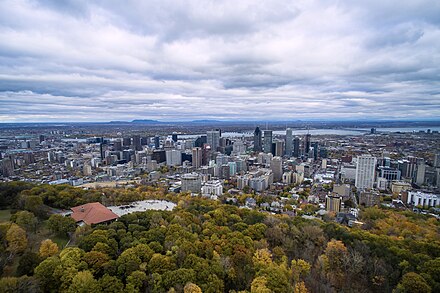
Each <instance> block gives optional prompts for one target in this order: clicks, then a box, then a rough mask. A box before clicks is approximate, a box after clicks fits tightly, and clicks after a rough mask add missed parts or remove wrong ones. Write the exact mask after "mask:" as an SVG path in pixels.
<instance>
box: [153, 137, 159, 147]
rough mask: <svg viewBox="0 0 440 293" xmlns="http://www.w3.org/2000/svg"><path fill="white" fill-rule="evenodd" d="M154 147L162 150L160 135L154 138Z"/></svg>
mask: <svg viewBox="0 0 440 293" xmlns="http://www.w3.org/2000/svg"><path fill="white" fill-rule="evenodd" d="M154 147H155V148H156V149H158V148H160V137H159V136H158V135H156V136H155V137H154Z"/></svg>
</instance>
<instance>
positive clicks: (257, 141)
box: [254, 126, 263, 152]
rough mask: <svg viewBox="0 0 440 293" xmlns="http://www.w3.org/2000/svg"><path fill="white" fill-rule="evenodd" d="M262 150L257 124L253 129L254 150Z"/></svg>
mask: <svg viewBox="0 0 440 293" xmlns="http://www.w3.org/2000/svg"><path fill="white" fill-rule="evenodd" d="M262 150H263V147H262V144H261V130H260V127H258V126H257V128H255V131H254V152H261V151H262Z"/></svg>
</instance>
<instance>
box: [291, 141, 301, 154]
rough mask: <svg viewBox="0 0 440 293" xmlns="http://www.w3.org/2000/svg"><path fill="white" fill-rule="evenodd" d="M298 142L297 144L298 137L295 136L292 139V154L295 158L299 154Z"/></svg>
mask: <svg viewBox="0 0 440 293" xmlns="http://www.w3.org/2000/svg"><path fill="white" fill-rule="evenodd" d="M299 146H300V144H299V137H295V138H294V139H293V156H294V157H295V158H298V157H299V156H300V153H301V152H300V147H299Z"/></svg>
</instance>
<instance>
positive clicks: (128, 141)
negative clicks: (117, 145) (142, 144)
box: [122, 137, 131, 146]
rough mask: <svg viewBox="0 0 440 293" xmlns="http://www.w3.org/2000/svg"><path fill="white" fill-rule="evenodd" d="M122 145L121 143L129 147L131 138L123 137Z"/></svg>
mask: <svg viewBox="0 0 440 293" xmlns="http://www.w3.org/2000/svg"><path fill="white" fill-rule="evenodd" d="M122 143H123V145H124V146H130V145H131V138H129V137H124V138H123V139H122Z"/></svg>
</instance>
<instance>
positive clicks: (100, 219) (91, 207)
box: [70, 202, 119, 225]
mask: <svg viewBox="0 0 440 293" xmlns="http://www.w3.org/2000/svg"><path fill="white" fill-rule="evenodd" d="M71 210H72V212H73V213H72V214H71V215H70V216H71V217H72V218H73V219H74V220H75V221H76V223H77V224H78V225H84V224H86V225H93V224H100V223H105V222H110V221H113V220H116V219H117V218H119V216H118V215H117V214H115V213H114V212H112V211H111V210H110V209H108V208H106V207H105V206H103V205H102V204H100V203H99V202H92V203H88V204H84V205H80V206H77V207H73V208H71Z"/></svg>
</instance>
